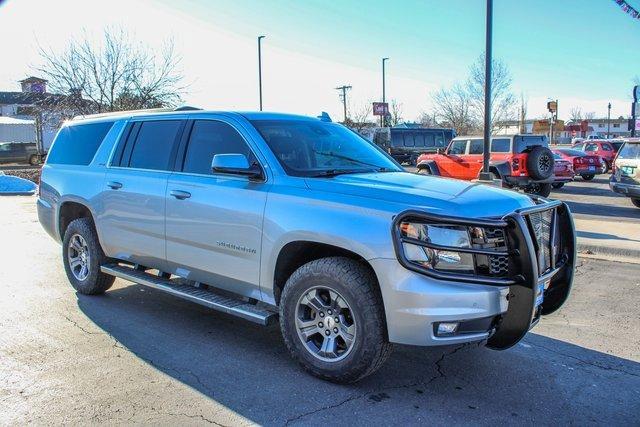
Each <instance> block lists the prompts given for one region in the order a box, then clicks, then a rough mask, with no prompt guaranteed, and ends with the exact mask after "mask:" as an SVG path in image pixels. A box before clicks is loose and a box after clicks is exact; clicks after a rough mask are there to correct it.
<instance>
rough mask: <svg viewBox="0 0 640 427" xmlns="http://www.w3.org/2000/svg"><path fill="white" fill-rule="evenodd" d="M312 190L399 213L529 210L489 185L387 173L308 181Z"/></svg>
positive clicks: (520, 199) (526, 201) (523, 201)
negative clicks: (354, 198) (384, 206)
mask: <svg viewBox="0 0 640 427" xmlns="http://www.w3.org/2000/svg"><path fill="white" fill-rule="evenodd" d="M306 182H307V186H308V187H309V188H310V189H312V190H318V191H324V192H328V193H338V194H346V195H351V196H357V197H365V198H368V199H376V200H380V202H383V203H384V202H387V203H390V204H395V205H404V206H400V209H399V211H403V210H406V209H421V210H424V211H426V212H430V213H435V214H441V215H451V216H464V217H471V218H480V217H501V216H503V215H506V214H508V213H510V212H513V211H514V210H515V209H518V208H522V207H526V206H531V205H533V204H534V203H533V201H532V200H531V198H529V197H528V196H526V195H524V194H519V193H516V192H515V191H511V190H504V189H501V188H498V187H493V186H490V185H483V184H477V183H473V182H468V181H460V180H455V179H448V178H441V177H434V176H425V175H417V174H413V173H409V172H387V173H367V174H349V175H338V176H336V177H333V178H308V179H307V180H306Z"/></svg>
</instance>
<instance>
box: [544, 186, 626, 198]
mask: <svg viewBox="0 0 640 427" xmlns="http://www.w3.org/2000/svg"><path fill="white" fill-rule="evenodd" d="M553 192H559V193H562V194H572V195H576V196H589V197H593V196H598V197H613V198H621V197H624V196H621V195H619V194H618V193H614V192H613V191H611V190H610V189H609V188H608V187H607V188H598V187H585V186H582V185H581V186H578V185H570V184H569V185H565V186H563V187H562V188H560V189H557V190H553ZM552 194H553V193H552Z"/></svg>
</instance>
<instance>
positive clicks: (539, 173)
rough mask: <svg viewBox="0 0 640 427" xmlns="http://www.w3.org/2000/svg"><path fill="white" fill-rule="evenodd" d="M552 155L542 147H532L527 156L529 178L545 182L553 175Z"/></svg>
mask: <svg viewBox="0 0 640 427" xmlns="http://www.w3.org/2000/svg"><path fill="white" fill-rule="evenodd" d="M553 164H554V162H553V153H552V152H551V150H549V149H548V148H547V147H543V146H542V145H540V146H537V147H533V149H532V150H531V152H530V153H529V155H528V156H527V170H528V171H529V175H530V176H531V178H533V179H535V180H545V179H547V178H549V177H550V176H551V175H552V174H553Z"/></svg>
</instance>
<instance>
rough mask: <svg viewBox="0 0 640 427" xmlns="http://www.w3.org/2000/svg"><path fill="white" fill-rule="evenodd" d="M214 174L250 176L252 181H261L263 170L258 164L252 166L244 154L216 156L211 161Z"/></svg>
mask: <svg viewBox="0 0 640 427" xmlns="http://www.w3.org/2000/svg"><path fill="white" fill-rule="evenodd" d="M211 170H212V171H213V172H214V173H227V174H230V175H242V176H248V177H249V178H250V179H261V178H262V170H261V169H260V167H259V166H258V165H257V164H255V163H254V164H253V165H250V164H249V160H247V156H245V155H244V154H216V155H215V156H213V160H212V161H211Z"/></svg>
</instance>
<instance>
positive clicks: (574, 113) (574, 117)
mask: <svg viewBox="0 0 640 427" xmlns="http://www.w3.org/2000/svg"><path fill="white" fill-rule="evenodd" d="M569 118H570V119H571V121H572V122H580V121H582V108H580V107H578V106H576V107H571V109H570V110H569Z"/></svg>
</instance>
